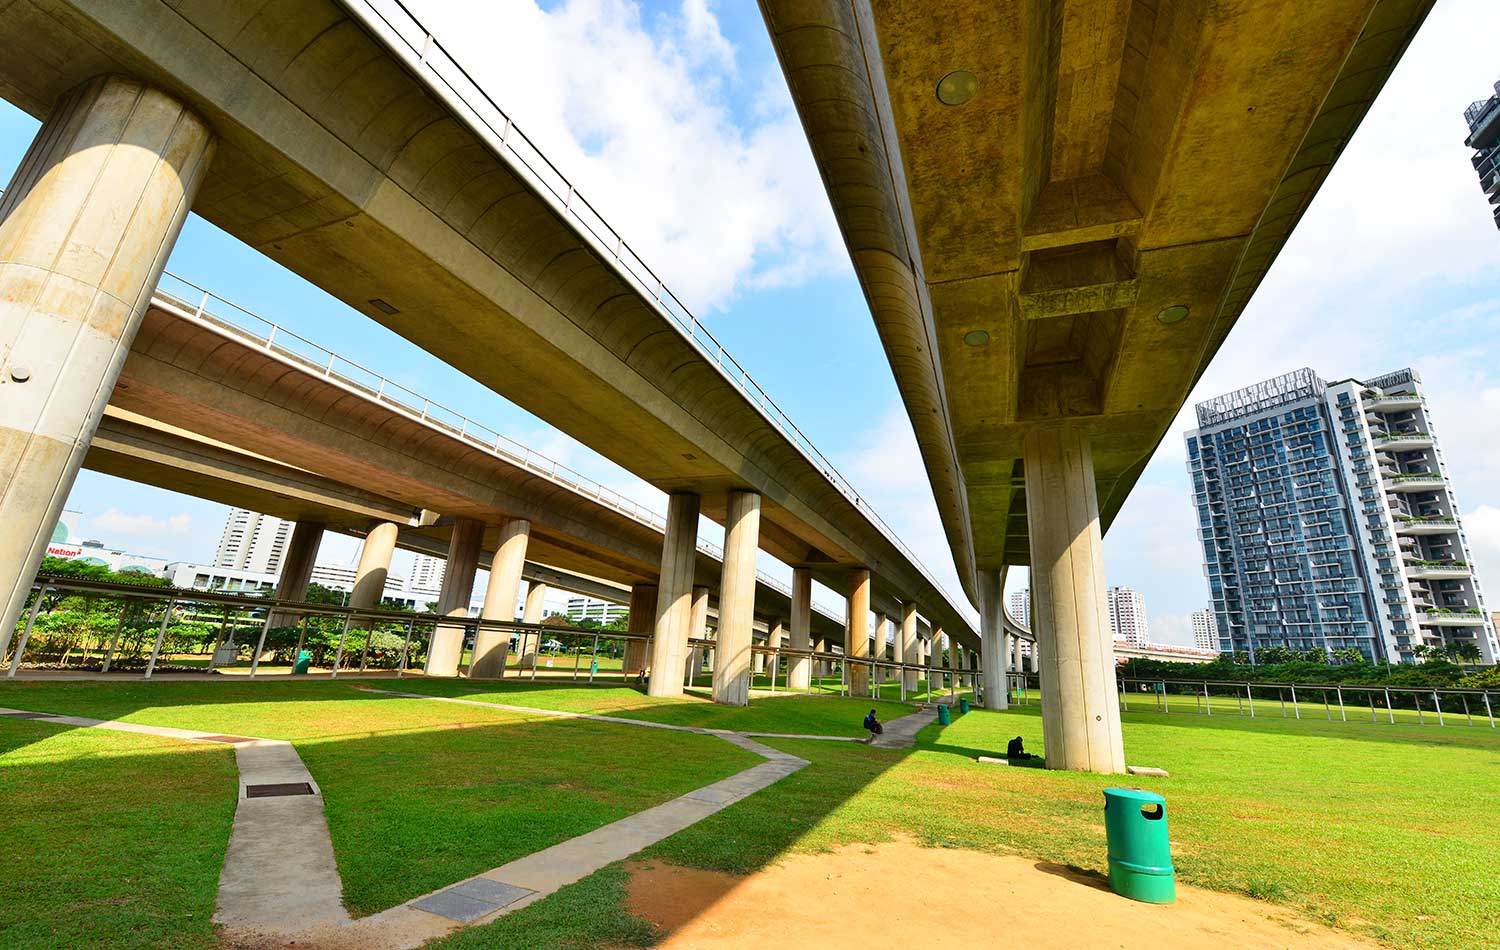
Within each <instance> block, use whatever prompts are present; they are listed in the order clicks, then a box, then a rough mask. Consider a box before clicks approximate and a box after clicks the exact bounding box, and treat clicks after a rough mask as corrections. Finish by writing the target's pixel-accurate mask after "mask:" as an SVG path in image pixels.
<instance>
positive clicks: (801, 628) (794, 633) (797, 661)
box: [786, 567, 813, 689]
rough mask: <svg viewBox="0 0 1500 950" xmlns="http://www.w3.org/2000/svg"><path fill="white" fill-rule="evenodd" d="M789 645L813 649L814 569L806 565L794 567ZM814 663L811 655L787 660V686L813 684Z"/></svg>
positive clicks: (800, 687) (795, 687)
mask: <svg viewBox="0 0 1500 950" xmlns="http://www.w3.org/2000/svg"><path fill="white" fill-rule="evenodd" d="M787 645H788V646H790V647H791V648H792V649H793V650H810V649H812V571H810V570H808V569H807V568H805V567H795V568H792V623H791V630H790V642H789V643H788V644H787ZM812 665H813V661H812V659H811V658H810V657H805V656H799V657H792V658H791V659H789V660H787V666H786V685H787V688H788V689H807V688H808V687H809V686H811V685H812Z"/></svg>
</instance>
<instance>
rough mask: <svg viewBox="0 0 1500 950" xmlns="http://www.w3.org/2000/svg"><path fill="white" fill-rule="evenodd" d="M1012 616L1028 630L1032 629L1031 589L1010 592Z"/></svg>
mask: <svg viewBox="0 0 1500 950" xmlns="http://www.w3.org/2000/svg"><path fill="white" fill-rule="evenodd" d="M1010 618H1011V619H1012V620H1014V621H1015V622H1016V623H1018V624H1020V625H1021V626H1023V627H1025V628H1026V629H1027V630H1030V629H1031V591H1030V589H1027V590H1013V591H1011V592H1010Z"/></svg>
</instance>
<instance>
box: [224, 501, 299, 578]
mask: <svg viewBox="0 0 1500 950" xmlns="http://www.w3.org/2000/svg"><path fill="white" fill-rule="evenodd" d="M291 536H292V523H291V522H290V521H282V520H281V519H280V518H273V517H271V516H270V515H262V514H258V513H256V512H254V511H247V510H246V509H244V508H235V509H232V510H231V511H230V512H229V518H228V520H226V521H225V522H224V533H223V534H222V535H220V536H219V549H218V551H217V552H215V554H214V567H226V568H231V569H233V570H239V571H255V572H257V573H263V574H280V573H281V558H282V556H283V555H284V554H285V553H286V545H287V541H288V540H289V539H290V538H291Z"/></svg>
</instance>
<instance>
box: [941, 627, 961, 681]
mask: <svg viewBox="0 0 1500 950" xmlns="http://www.w3.org/2000/svg"><path fill="white" fill-rule="evenodd" d="M944 665H945V666H947V667H948V679H949V680H951V681H952V682H953V688H954V689H957V688H958V641H957V640H955V639H953V638H952V637H949V638H948V656H947V658H946V660H945V662H944Z"/></svg>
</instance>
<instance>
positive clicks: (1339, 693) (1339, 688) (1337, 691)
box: [1333, 686, 1349, 722]
mask: <svg viewBox="0 0 1500 950" xmlns="http://www.w3.org/2000/svg"><path fill="white" fill-rule="evenodd" d="M1333 691H1334V693H1335V695H1337V696H1338V699H1339V719H1340V720H1341V721H1343V722H1348V721H1349V714H1348V713H1347V712H1345V711H1344V688H1343V687H1342V686H1335V687H1334V688H1333Z"/></svg>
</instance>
